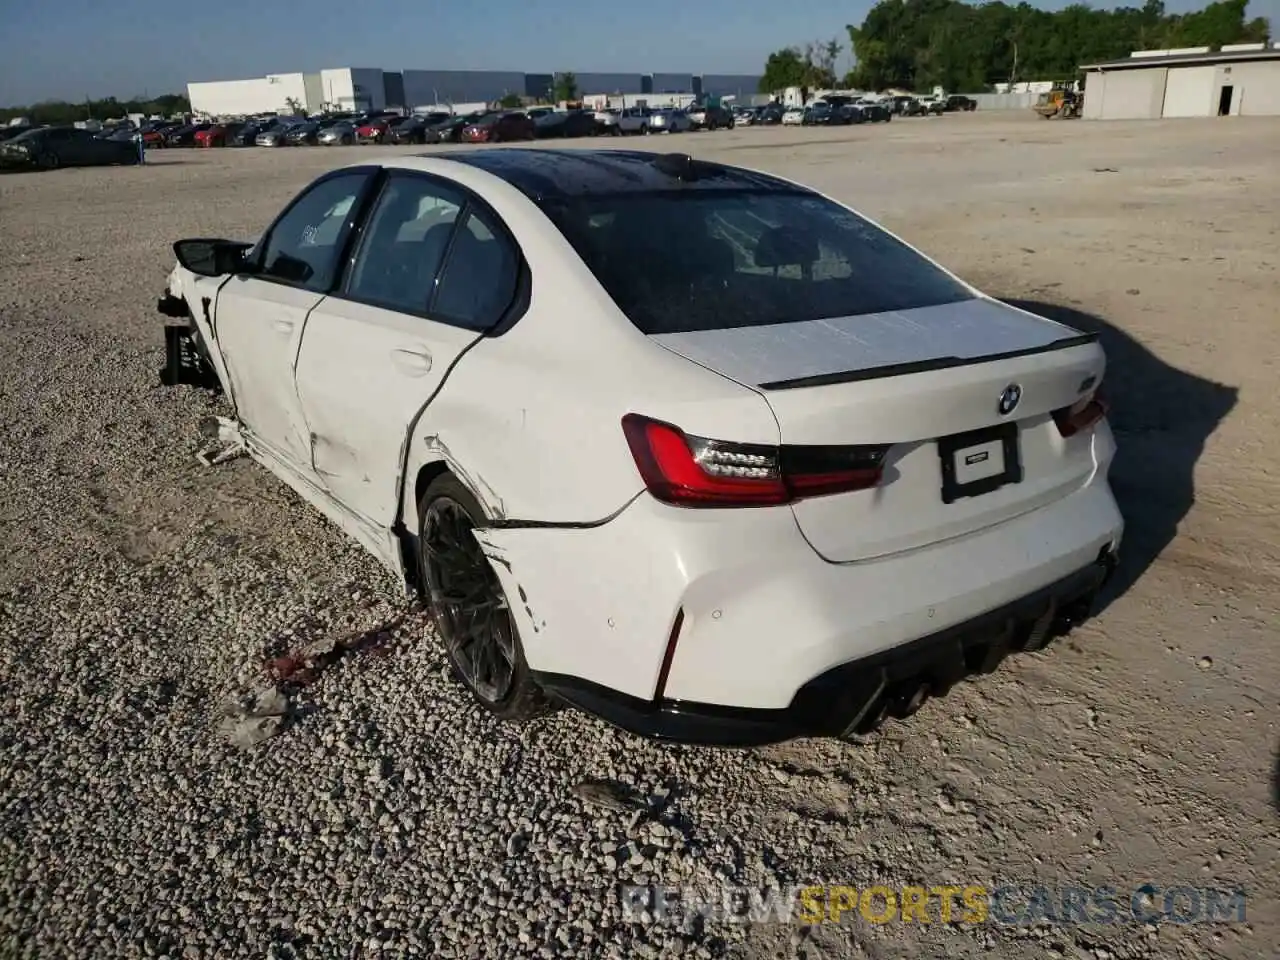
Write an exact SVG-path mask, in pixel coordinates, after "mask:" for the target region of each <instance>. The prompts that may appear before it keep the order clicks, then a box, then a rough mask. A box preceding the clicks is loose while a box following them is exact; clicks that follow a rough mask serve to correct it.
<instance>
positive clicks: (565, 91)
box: [551, 70, 578, 103]
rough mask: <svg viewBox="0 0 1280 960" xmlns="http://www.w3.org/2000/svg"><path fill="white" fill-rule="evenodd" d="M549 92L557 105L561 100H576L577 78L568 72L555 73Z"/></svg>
mask: <svg viewBox="0 0 1280 960" xmlns="http://www.w3.org/2000/svg"><path fill="white" fill-rule="evenodd" d="M551 90H552V93H551V96H552V99H553V100H555V101H556V102H557V103H558V102H559V101H561V100H577V99H578V78H577V76H575V75H574V74H573V73H571V72H569V71H568V70H566V71H565V72H564V73H557V74H556V78H555V81H554V83H553V84H552V87H551Z"/></svg>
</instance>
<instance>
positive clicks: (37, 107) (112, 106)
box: [0, 93, 191, 125]
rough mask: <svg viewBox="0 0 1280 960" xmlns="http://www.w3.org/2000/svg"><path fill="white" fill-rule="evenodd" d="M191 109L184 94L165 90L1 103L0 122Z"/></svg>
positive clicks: (104, 117) (63, 121)
mask: <svg viewBox="0 0 1280 960" xmlns="http://www.w3.org/2000/svg"><path fill="white" fill-rule="evenodd" d="M190 112H191V102H190V101H189V100H187V98H186V97H184V96H182V95H181V94H178V93H166V94H164V95H162V96H159V97H141V96H139V97H131V98H129V99H128V100H117V99H116V98H115V97H105V98H103V99H101V100H84V101H83V102H81V103H68V102H66V101H65V100H46V101H43V102H41V103H33V104H30V105H28V106H14V107H0V123H8V122H9V121H10V120H12V119H14V118H15V117H27V118H28V119H30V120H31V121H32V122H33V123H47V124H52V125H64V124H71V123H75V122H76V121H77V120H111V119H115V118H117V117H123V116H125V115H126V114H130V113H144V114H146V115H147V116H150V115H151V114H153V113H158V114H160V115H161V116H165V117H168V116H173V115H174V114H178V113H190Z"/></svg>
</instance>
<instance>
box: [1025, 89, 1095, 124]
mask: <svg viewBox="0 0 1280 960" xmlns="http://www.w3.org/2000/svg"><path fill="white" fill-rule="evenodd" d="M1031 109H1032V110H1034V111H1035V112H1036V113H1038V114H1040V116H1042V117H1044V118H1045V119H1046V120H1052V119H1053V118H1054V117H1059V118H1061V119H1063V120H1074V119H1076V118H1077V117H1079V116H1080V114H1081V113H1082V112H1083V111H1084V94H1083V93H1081V92H1080V91H1078V90H1076V88H1075V84H1074V83H1072V84H1065V83H1063V84H1054V86H1053V89H1052V90H1050V91H1049V92H1048V93H1042V94H1040V99H1039V100H1038V101H1037V102H1036V104H1035V105H1034V106H1033V107H1032V108H1031Z"/></svg>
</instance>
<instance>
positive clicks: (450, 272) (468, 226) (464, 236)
mask: <svg viewBox="0 0 1280 960" xmlns="http://www.w3.org/2000/svg"><path fill="white" fill-rule="evenodd" d="M519 282H520V257H519V254H518V253H517V252H516V249H515V247H513V246H512V245H511V243H510V242H509V241H508V240H507V239H506V237H505V235H504V234H503V233H502V232H501V231H500V230H499V229H498V227H497V224H496V223H495V222H494V221H493V220H492V219H491V218H490V216H489V214H487V213H485V212H483V211H481V210H480V209H479V208H477V207H472V208H471V211H470V213H468V214H467V219H466V220H465V221H464V222H463V223H462V225H461V227H460V228H459V229H458V232H457V236H456V237H455V238H454V241H453V246H452V247H451V248H450V250H449V260H448V262H447V263H446V264H445V266H444V272H443V273H442V274H441V275H440V286H439V288H438V289H437V291H436V298H435V301H434V302H433V303H432V305H431V313H432V314H433V315H438V316H439V317H440V319H442V320H446V321H448V322H450V323H454V324H457V325H458V326H460V327H465V328H467V329H468V330H488V329H489V328H490V327H492V326H495V325H496V324H497V323H498V321H499V320H501V319H502V316H503V314H505V313H506V312H507V308H508V307H509V306H511V302H512V301H513V300H515V298H516V293H517V290H518V287H519Z"/></svg>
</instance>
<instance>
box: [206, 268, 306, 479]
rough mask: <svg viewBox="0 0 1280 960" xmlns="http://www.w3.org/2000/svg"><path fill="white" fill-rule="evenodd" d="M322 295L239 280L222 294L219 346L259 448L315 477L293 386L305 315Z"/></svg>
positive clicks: (239, 405) (250, 279) (218, 308)
mask: <svg viewBox="0 0 1280 960" xmlns="http://www.w3.org/2000/svg"><path fill="white" fill-rule="evenodd" d="M321 299H322V295H321V294H318V293H312V292H311V291H309V290H301V289H298V288H296V287H289V286H284V285H282V284H278V283H271V282H269V281H266V280H259V279H257V278H255V277H247V276H236V277H232V278H231V279H230V280H228V281H227V282H226V285H225V286H224V287H223V288H222V289H221V291H219V293H218V300H217V305H216V308H215V316H216V318H217V329H218V346H219V348H220V350H221V352H222V359H223V362H224V363H225V364H226V367H227V374H228V379H229V381H230V384H231V389H232V391H233V393H234V396H235V403H236V412H237V414H238V415H239V418H240V420H241V422H242V423H244V424H245V426H246V427H248V429H249V431H250V433H252V435H253V439H254V441H255V442H256V443H259V444H261V445H262V446H263V447H265V448H266V449H267V451H268V452H269V453H271V454H272V455H274V456H276V457H277V458H279V459H280V460H282V461H284V462H285V463H286V464H287V465H288V466H289V467H290V468H291V469H293V470H296V471H298V472H302V473H310V472H311V439H310V431H309V430H308V429H307V422H306V419H305V418H304V417H303V414H302V405H301V404H300V403H299V401H298V393H297V390H296V389H295V386H294V364H295V362H296V361H297V357H298V347H299V345H300V344H301V343H302V333H303V330H304V329H305V326H306V322H307V314H308V313H310V312H311V310H312V309H313V308H314V307H315V306H316V304H318V303H319V302H320V300H321Z"/></svg>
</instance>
